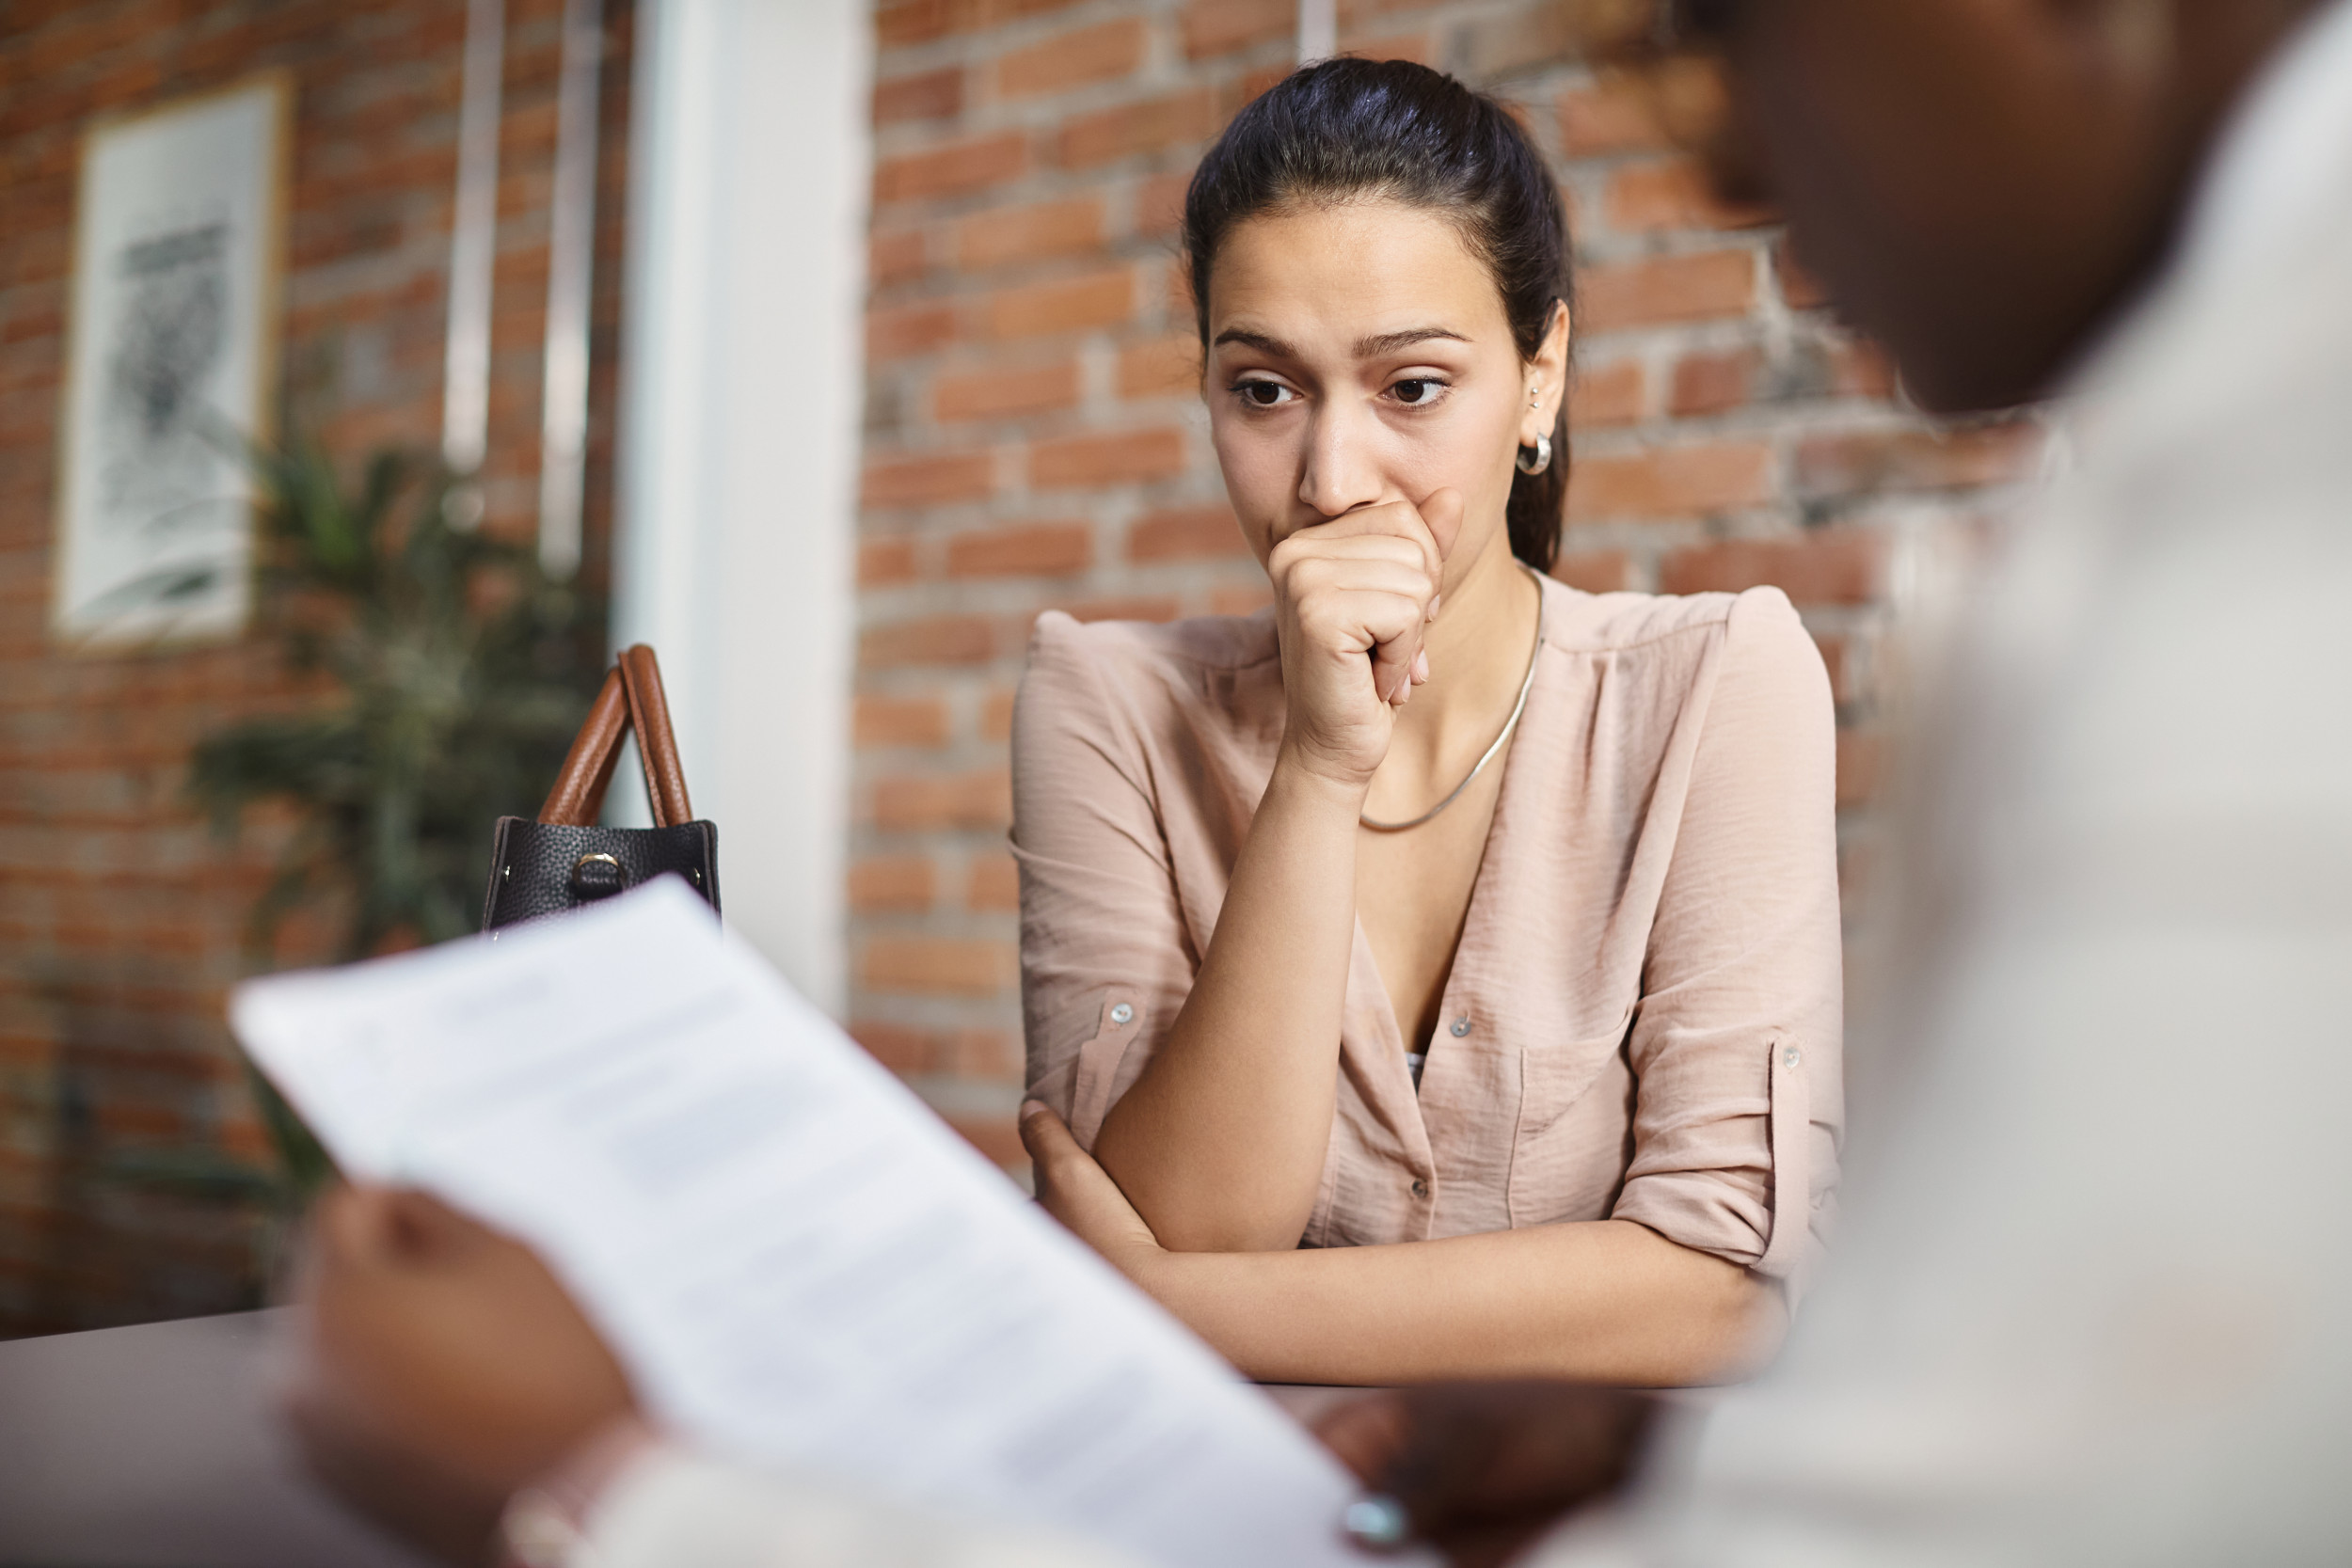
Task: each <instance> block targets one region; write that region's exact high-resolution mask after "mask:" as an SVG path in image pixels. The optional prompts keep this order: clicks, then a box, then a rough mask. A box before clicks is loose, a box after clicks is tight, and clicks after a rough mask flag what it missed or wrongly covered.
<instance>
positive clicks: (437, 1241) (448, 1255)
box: [280, 1187, 637, 1563]
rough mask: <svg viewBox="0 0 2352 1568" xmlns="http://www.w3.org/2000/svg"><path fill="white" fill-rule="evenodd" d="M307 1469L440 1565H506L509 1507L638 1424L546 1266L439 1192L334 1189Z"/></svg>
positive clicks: (315, 1321)
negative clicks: (517, 1496) (537, 1482)
mask: <svg viewBox="0 0 2352 1568" xmlns="http://www.w3.org/2000/svg"><path fill="white" fill-rule="evenodd" d="M299 1300H300V1304H301V1305H302V1307H304V1309H305V1311H304V1320H303V1322H304V1339H303V1343H302V1347H301V1350H302V1354H300V1355H299V1356H298V1357H296V1358H295V1360H294V1368H293V1370H292V1372H291V1373H290V1374H289V1377H288V1381H287V1384H286V1386H285V1387H284V1388H283V1389H282V1390H281V1395H280V1402H281V1405H282V1407H283V1409H284V1412H285V1415H286V1418H287V1420H288V1424H289V1425H290V1426H291V1427H292V1428H293V1431H294V1438H295V1442H296V1446H297V1447H298V1448H299V1449H300V1451H301V1453H302V1457H303V1459H304V1461H305V1462H306V1463H307V1464H308V1465H310V1469H311V1470H312V1472H313V1473H314V1474H316V1475H317V1476H318V1478H319V1479H320V1480H321V1481H324V1482H326V1485H327V1487H328V1489H329V1490H331V1491H333V1492H334V1493H336V1495H338V1496H339V1497H342V1499H343V1500H344V1501H345V1502H348V1503H350V1504H351V1505H352V1506H353V1507H354V1508H356V1509H358V1511H359V1512H360V1513H365V1514H367V1515H368V1516H370V1517H371V1518H373V1519H374V1520H375V1521H376V1522H378V1523H379V1524H382V1525H384V1526H386V1527H387V1528H390V1529H391V1530H392V1531H393V1532H394V1533H395V1534H398V1535H400V1536H403V1537H404V1538H405V1539H407V1540H409V1541H411V1542H413V1543H415V1544H417V1545H419V1546H421V1547H423V1548H424V1549H425V1550H426V1551H429V1552H431V1553H432V1554H433V1555H434V1556H436V1557H438V1558H440V1559H442V1560H445V1561H449V1562H455V1563H480V1562H488V1561H491V1560H493V1551H492V1547H493V1537H494V1535H495V1533H496V1531H497V1528H498V1522H499V1514H500V1513H501V1510H502V1509H503V1508H504V1507H505V1505H506V1499H507V1498H508V1497H511V1496H512V1495H513V1494H514V1493H515V1492H516V1491H517V1490H518V1489H520V1488H521V1487H522V1486H523V1485H525V1484H526V1483H527V1482H529V1481H532V1479H533V1478H535V1477H538V1476H541V1475H544V1474H545V1473H546V1472H547V1471H548V1469H550V1468H551V1467H552V1466H554V1465H556V1464H557V1463H558V1462H559V1461H560V1460H562V1459H563V1458H564V1456H565V1455H566V1454H569V1453H570V1452H572V1451H573V1450H574V1449H576V1448H578V1447H579V1445H580V1444H581V1443H583V1442H585V1441H586V1440H587V1439H588V1438H590V1437H591V1436H593V1435H595V1434H596V1433H598V1432H600V1431H602V1430H603V1429H604V1428H606V1427H607V1426H608V1425H610V1424H611V1423H612V1422H613V1421H615V1420H618V1419H620V1418H625V1417H628V1416H632V1415H634V1414H635V1413H636V1409H637V1403H636V1400H635V1397H634V1396H633V1395H632V1394H631V1393H630V1391H629V1386H628V1378H627V1377H626V1376H625V1375H624V1374H623V1373H622V1371H621V1367H620V1363H619V1362H618V1361H617V1360H615V1359H614V1358H613V1355H612V1351H611V1350H610V1349H608V1348H607V1347H606V1345H605V1343H604V1340H603V1339H602V1338H600V1337H599V1336H598V1335H597V1333H596V1329H595V1328H594V1327H593V1326H592V1325H591V1324H590V1323H589V1322H588V1320H587V1319H586V1318H585V1317H584V1316H583V1315H582V1314H581V1313H580V1308H579V1307H577V1306H576V1305H574V1303H573V1301H572V1298H571V1296H570V1294H569V1293H568V1292H567V1291H564V1287H563V1286H562V1284H560V1283H559V1282H558V1281H557V1280H556V1278H555V1276H554V1275H552V1274H550V1273H549V1272H548V1269H547V1266H546V1265H545V1264H543V1263H542V1262H540V1261H539V1259H538V1258H537V1257H536V1255H534V1254H533V1253H532V1252H531V1251H530V1250H529V1249H528V1248H526V1247H524V1246H523V1245H522V1244H521V1243H518V1242H516V1241H514V1240H513V1239H512V1238H510V1237H507V1236H504V1235H501V1233H499V1232H498V1231H496V1230H493V1229H491V1228H490V1227H487V1226H485V1225H483V1224H481V1223H479V1222H478V1221H476V1220H473V1219H470V1218H469V1217H468V1216H466V1215H464V1214H461V1213H459V1212H457V1211H455V1210H453V1209H452V1208H450V1207H449V1206H448V1205H447V1204H445V1203H443V1202H441V1201H440V1200H439V1199H437V1198H436V1197H434V1196H431V1195H429V1194H426V1193H421V1192H413V1191H405V1190H398V1189H392V1188H385V1187H337V1188H334V1189H333V1190H331V1191H329V1192H328V1193H327V1194H326V1196H324V1197H322V1198H321V1199H320V1200H319V1202H318V1205H317V1207H316V1208H315V1210H314V1211H313V1212H312V1214H311V1221H310V1247H309V1250H308V1252H307V1254H306V1256H305V1259H304V1268H303V1273H302V1279H301V1284H300V1293H299Z"/></svg>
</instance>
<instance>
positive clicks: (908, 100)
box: [874, 66, 963, 125]
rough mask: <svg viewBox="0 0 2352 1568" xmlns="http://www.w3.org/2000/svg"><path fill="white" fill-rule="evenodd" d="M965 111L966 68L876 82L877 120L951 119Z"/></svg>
mask: <svg viewBox="0 0 2352 1568" xmlns="http://www.w3.org/2000/svg"><path fill="white" fill-rule="evenodd" d="M962 112H963V68H962V67H961V66H949V67H947V68H946V69H945V70H942V71H922V72H920V73H918V74H916V75H913V76H894V77H892V78H890V79H889V80H888V81H884V82H877V83H875V84H874V123H875V124H877V125H897V124H899V123H902V122H904V121H908V120H918V119H953V118H954V117H956V116H957V115H960V114H961V113H962Z"/></svg>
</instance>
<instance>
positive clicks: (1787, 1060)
mask: <svg viewBox="0 0 2352 1568" xmlns="http://www.w3.org/2000/svg"><path fill="white" fill-rule="evenodd" d="M1803 1060H1804V1056H1803V1054H1802V1053H1800V1052H1799V1051H1798V1050H1797V1048H1796V1047H1795V1046H1793V1045H1792V1046H1790V1047H1789V1048H1788V1050H1786V1051H1784V1052H1782V1053H1780V1065H1781V1066H1782V1067H1795V1066H1796V1065H1797V1064H1798V1063H1799V1062H1801V1061H1803Z"/></svg>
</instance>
